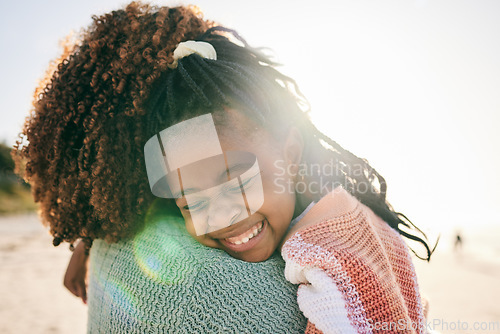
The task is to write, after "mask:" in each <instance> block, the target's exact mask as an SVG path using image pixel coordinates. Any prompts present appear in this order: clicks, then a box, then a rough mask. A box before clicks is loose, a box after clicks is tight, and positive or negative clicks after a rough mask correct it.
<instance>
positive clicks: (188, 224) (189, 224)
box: [182, 212, 220, 248]
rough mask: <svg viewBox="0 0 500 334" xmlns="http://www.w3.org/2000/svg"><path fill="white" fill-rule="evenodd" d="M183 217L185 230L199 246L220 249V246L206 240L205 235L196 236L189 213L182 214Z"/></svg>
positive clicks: (215, 242)
mask: <svg viewBox="0 0 500 334" xmlns="http://www.w3.org/2000/svg"><path fill="white" fill-rule="evenodd" d="M182 216H183V217H184V222H185V224H186V230H187V232H188V233H189V235H190V236H192V237H193V238H194V239H195V240H196V241H198V242H199V243H200V244H202V245H205V246H207V247H211V248H220V245H219V243H218V242H217V241H215V240H213V239H210V238H207V237H206V236H205V235H196V231H195V229H194V225H193V221H192V220H191V215H190V214H189V213H184V212H183V213H182Z"/></svg>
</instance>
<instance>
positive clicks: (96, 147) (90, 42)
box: [14, 2, 214, 246]
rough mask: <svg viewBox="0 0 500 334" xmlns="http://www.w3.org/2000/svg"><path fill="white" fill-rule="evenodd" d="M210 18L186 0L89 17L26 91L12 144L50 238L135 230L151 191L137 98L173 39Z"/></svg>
mask: <svg viewBox="0 0 500 334" xmlns="http://www.w3.org/2000/svg"><path fill="white" fill-rule="evenodd" d="M213 25H214V23H213V22H211V21H207V20H204V19H203V18H202V14H201V12H200V11H199V10H198V9H197V8H196V7H193V6H188V7H173V8H168V7H155V6H151V5H147V4H142V3H138V2H132V3H130V4H129V5H127V6H126V8H124V9H122V10H116V11H113V12H111V13H109V14H105V15H102V16H99V17H97V16H94V17H93V23H92V25H91V26H90V27H89V28H87V29H86V30H83V31H82V32H81V34H80V36H79V40H80V41H77V42H76V43H74V44H72V45H66V46H65V50H64V52H63V55H62V56H61V58H60V59H59V60H58V62H57V63H56V66H57V67H56V68H55V70H54V71H53V72H52V73H47V78H45V80H42V83H41V85H40V87H38V88H37V90H36V92H35V98H34V102H33V105H34V110H33V111H32V113H31V115H30V116H29V117H28V118H27V120H26V123H25V126H24V130H23V133H22V134H21V136H20V137H21V139H20V140H19V141H18V142H17V143H16V146H15V149H16V150H14V158H15V160H16V162H17V167H18V168H17V170H18V172H20V173H21V172H22V173H24V177H25V179H26V180H27V181H29V182H30V184H31V185H32V191H33V196H34V199H35V201H36V202H39V203H40V211H41V219H42V222H43V223H44V224H45V225H49V226H50V232H51V234H52V235H53V237H54V241H53V243H54V245H56V246H57V245H58V244H60V243H61V242H62V241H67V242H70V243H73V242H74V241H75V240H76V239H78V238H82V239H83V241H84V242H86V244H87V245H88V246H90V244H91V242H92V240H93V239H96V238H104V239H106V240H108V241H110V242H113V241H117V240H120V239H123V238H127V237H129V236H131V235H133V233H134V231H136V230H138V229H140V228H141V226H142V224H143V223H142V221H143V219H142V218H141V217H142V216H143V215H144V214H145V210H146V209H147V206H148V203H150V202H151V200H152V197H153V195H152V194H151V191H150V189H149V185H148V179H147V176H146V172H145V168H144V162H143V145H144V142H145V139H147V138H146V137H147V135H146V129H145V126H146V122H144V121H141V120H142V119H143V117H144V116H145V114H146V111H145V110H144V109H143V104H144V103H143V102H144V100H145V99H146V98H147V96H148V94H149V87H151V83H152V82H154V81H155V79H156V78H157V77H158V76H159V74H160V73H162V72H163V71H165V70H166V69H167V67H168V65H169V64H171V63H172V62H173V50H174V49H175V47H176V46H177V45H178V43H179V42H181V41H185V40H190V39H194V38H196V37H197V36H199V35H201V34H202V33H204V32H205V31H206V30H207V29H209V28H210V27H212V26H213ZM22 169H24V171H21V170H22Z"/></svg>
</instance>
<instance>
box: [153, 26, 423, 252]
mask: <svg viewBox="0 0 500 334" xmlns="http://www.w3.org/2000/svg"><path fill="white" fill-rule="evenodd" d="M228 35H229V36H228ZM230 38H232V40H230ZM196 40H198V41H204V42H208V43H210V44H212V45H213V46H214V48H215V50H216V52H217V60H211V59H204V58H202V57H200V56H199V55H197V54H192V55H190V56H188V57H185V58H182V59H180V60H179V62H178V67H177V69H175V70H172V71H166V72H165V73H163V74H162V76H161V77H160V78H159V79H158V80H157V81H156V82H155V83H154V85H153V86H154V88H153V90H152V92H151V95H150V98H149V101H148V106H147V109H148V110H149V114H148V118H149V120H148V124H149V126H150V127H149V129H148V130H149V131H150V134H151V135H154V134H155V133H157V132H159V131H161V130H162V129H164V128H166V127H168V126H171V125H174V124H176V123H178V122H180V121H183V120H186V119H189V118H192V117H195V116H199V115H201V114H205V113H208V112H211V113H213V115H214V117H216V118H218V119H219V120H220V121H221V122H223V120H224V108H226V107H232V108H235V109H238V110H240V111H242V112H243V113H244V114H245V115H246V116H247V117H249V118H250V119H252V120H253V121H254V123H253V124H258V125H260V126H261V127H263V128H264V129H266V130H267V131H268V132H269V133H271V134H272V135H274V136H275V138H276V139H277V140H279V139H280V138H283V137H282V135H283V133H284V131H286V130H287V129H288V128H289V127H290V126H291V125H294V126H297V127H298V128H299V129H300V131H301V134H302V136H303V138H304V140H305V148H304V161H306V162H307V163H309V164H315V163H319V164H324V163H326V162H327V160H328V159H330V160H331V161H333V164H334V167H335V169H336V173H335V175H334V176H333V178H334V180H333V181H334V183H335V184H340V185H342V186H343V187H344V188H345V189H346V190H347V191H349V192H350V193H351V194H352V195H353V196H355V197H356V198H358V199H359V200H360V202H362V203H363V204H365V205H367V206H368V207H370V208H371V209H372V210H373V212H374V213H375V214H377V215H378V216H379V217H381V218H382V219H383V220H384V221H386V222H387V223H388V224H389V225H390V226H391V227H392V228H393V229H395V230H396V231H398V232H399V233H400V234H401V235H403V236H404V237H406V238H409V239H411V240H415V241H417V242H419V243H421V244H422V245H423V247H424V248H425V250H426V256H425V257H424V258H425V259H429V258H430V256H431V253H432V252H431V250H430V248H429V246H428V244H427V242H426V241H425V240H424V239H423V238H426V237H425V234H424V233H423V232H422V231H420V230H419V229H418V228H417V227H416V226H415V225H413V224H412V223H411V221H410V220H409V219H408V218H407V217H406V216H405V215H404V214H402V213H400V212H395V211H394V209H393V208H392V206H391V205H390V204H389V202H388V201H387V200H386V192H387V184H386V181H385V179H384V178H383V177H382V176H381V175H380V174H379V173H378V172H377V171H376V170H375V169H374V168H373V167H371V166H370V164H369V163H368V161H367V160H365V159H362V158H359V157H357V156H356V155H354V154H352V153H351V152H349V151H348V150H346V149H344V148H343V147H342V146H340V145H339V144H338V143H337V142H335V141H334V140H332V139H331V138H329V137H328V136H326V135H325V134H323V133H322V132H321V131H319V130H318V129H317V128H316V127H315V126H314V124H313V123H312V122H311V120H310V118H309V115H308V113H309V104H308V103H307V100H306V99H305V97H304V96H303V95H302V93H301V92H300V90H299V88H298V86H297V84H296V82H295V81H294V80H293V79H291V78H290V77H288V76H286V75H284V74H282V73H280V72H279V71H277V70H276V66H277V64H276V63H275V62H274V61H273V60H271V59H270V57H269V56H267V55H266V54H264V53H263V52H262V49H256V48H252V47H250V46H249V45H248V44H247V43H246V41H245V40H244V39H243V38H241V37H240V36H239V35H238V34H237V32H235V31H233V30H230V29H227V28H224V27H219V26H216V27H213V28H211V29H209V30H208V31H207V32H205V33H204V34H203V35H202V36H200V37H198V38H197V39H196ZM238 44H239V45H238ZM248 132H249V133H250V132H251V129H248ZM361 185H362V186H361ZM317 194H319V192H317ZM401 226H404V227H406V228H407V229H414V230H415V231H417V232H419V233H421V234H422V236H423V238H420V237H418V236H416V235H414V234H411V233H409V232H407V231H405V230H403V229H401V228H400V227H401ZM417 256H419V255H418V254H417ZM419 257H420V256H419Z"/></svg>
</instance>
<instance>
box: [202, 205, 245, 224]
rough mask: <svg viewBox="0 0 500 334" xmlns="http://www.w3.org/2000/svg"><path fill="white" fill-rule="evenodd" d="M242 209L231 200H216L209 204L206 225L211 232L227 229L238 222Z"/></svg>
mask: <svg viewBox="0 0 500 334" xmlns="http://www.w3.org/2000/svg"><path fill="white" fill-rule="evenodd" d="M241 212H242V208H241V207H240V206H239V205H238V204H237V203H235V201H234V200H231V198H218V199H217V200H215V201H214V202H213V203H211V204H210V208H209V210H208V217H207V224H208V226H209V229H210V230H211V231H216V230H218V229H221V228H224V227H228V226H230V225H232V224H234V223H236V222H238V220H239V219H238V217H239V216H240V215H241Z"/></svg>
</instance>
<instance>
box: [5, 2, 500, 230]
mask: <svg viewBox="0 0 500 334" xmlns="http://www.w3.org/2000/svg"><path fill="white" fill-rule="evenodd" d="M124 3H125V2H124V1H114V0H86V1H67V0H64V1H63V0H58V1H55V0H49V1H34V0H28V1H17V2H16V1H9V2H6V1H3V2H2V3H1V5H0V9H1V13H2V14H1V16H2V17H1V20H0V34H1V35H0V36H1V37H0V41H1V45H2V53H1V55H0V57H1V60H2V61H1V62H0V63H1V65H0V66H1V73H3V78H4V80H3V81H2V82H1V88H0V91H1V92H2V99H1V101H0V108H1V112H0V140H3V141H5V142H7V143H8V144H12V143H13V142H14V141H15V137H16V134H17V132H18V131H19V129H20V128H21V126H22V123H23V119H24V116H25V115H26V114H27V113H28V111H29V109H30V100H31V95H32V92H33V90H34V87H35V83H36V80H37V79H38V78H40V77H41V76H42V74H43V73H44V71H45V68H46V66H47V64H48V62H49V61H50V60H51V59H53V58H55V57H56V56H57V55H58V54H59V49H58V41H59V39H60V38H62V37H63V36H65V35H66V34H67V33H69V32H70V30H72V29H74V30H78V29H79V28H80V27H82V26H86V25H87V24H89V23H90V17H91V15H92V14H99V13H103V12H105V11H108V10H112V9H116V8H117V7H119V5H121V4H124ZM156 3H158V4H167V5H175V4H179V3H189V2H171V1H157V2H156ZM191 3H194V4H197V5H198V6H200V7H201V9H202V10H203V11H204V12H205V16H206V17H207V18H210V19H213V20H216V21H219V22H220V23H222V24H224V25H226V26H229V27H232V28H235V29H236V30H238V31H239V32H240V33H241V34H242V35H243V37H245V38H246V39H247V40H248V41H249V42H250V44H252V45H255V46H268V47H271V48H272V49H274V50H275V52H276V53H277V55H278V57H279V59H280V61H281V62H282V63H283V64H285V65H286V66H285V67H284V68H283V71H284V72H285V73H287V74H289V75H290V76H292V77H294V78H295V79H296V80H297V82H298V83H299V85H300V86H301V88H302V90H303V92H304V94H305V95H306V96H307V97H308V98H309V100H310V102H311V104H312V107H313V114H312V116H313V120H315V121H316V124H317V126H318V127H319V128H320V129H321V130H323V131H324V132H325V133H327V134H328V135H330V137H332V138H333V139H334V140H336V141H338V142H339V143H340V144H341V145H343V146H344V147H345V148H347V149H348V150H350V151H351V152H353V153H355V154H356V155H358V156H361V157H364V158H367V159H368V160H369V161H370V163H371V164H372V165H373V166H374V167H375V168H376V169H377V170H378V171H379V172H380V173H381V174H382V175H383V176H384V177H385V178H386V180H387V182H388V198H389V200H390V201H391V203H392V204H393V206H394V207H395V208H396V210H399V211H401V212H403V213H405V214H406V215H407V216H408V217H409V218H410V219H411V220H412V221H413V222H414V223H415V224H417V225H418V226H423V227H424V228H426V229H427V230H429V229H432V232H433V233H437V232H438V231H440V230H452V229H453V228H454V227H455V226H462V227H465V228H467V227H472V226H473V227H475V226H485V225H493V224H495V225H498V222H499V221H500V209H499V208H498V204H499V203H500V177H499V176H498V175H497V171H500V158H499V155H498V152H500V134H499V133H500V131H498V127H499V126H500V62H499V61H498V59H500V20H499V19H498V15H499V14H500V2H498V1H495V0H490V1H487V0H475V1H464V0H437V1H430V0H429V1H426V0H417V1H415V0H411V1H410V0H394V1H387V0H379V1H372V0H363V1H361V0H349V1H338V0H330V1H314V0H310V1H290V0H288V1H285V0H279V1H278V0H273V1H269V0H266V1H263V0H253V1H230V0H193V1H192V2H191Z"/></svg>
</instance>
